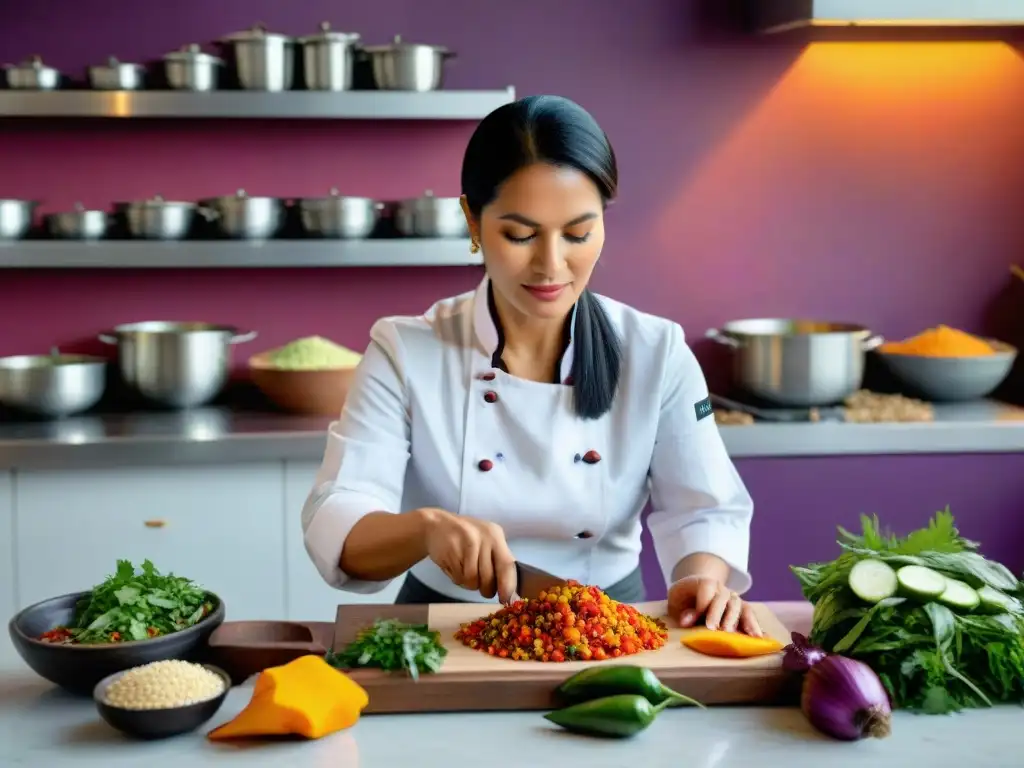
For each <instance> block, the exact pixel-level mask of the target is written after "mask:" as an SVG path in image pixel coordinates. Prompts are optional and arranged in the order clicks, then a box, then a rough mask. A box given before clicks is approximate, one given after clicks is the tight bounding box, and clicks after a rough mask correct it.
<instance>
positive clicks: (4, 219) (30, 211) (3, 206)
mask: <svg viewBox="0 0 1024 768" xmlns="http://www.w3.org/2000/svg"><path fill="white" fill-rule="evenodd" d="M38 205H39V203H37V202H35V201H33V200H0V240H20V239H21V238H23V237H24V236H25V235H27V234H28V231H29V229H31V228H32V217H33V215H34V214H35V211H36V208H37V207H38Z"/></svg>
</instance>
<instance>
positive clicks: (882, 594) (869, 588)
mask: <svg viewBox="0 0 1024 768" xmlns="http://www.w3.org/2000/svg"><path fill="white" fill-rule="evenodd" d="M848 581H849V584H850V591H851V592H853V594H855V595H856V596H857V597H859V598H860V599H861V600H863V601H864V602H865V603H880V602H881V601H882V600H885V599H886V598H887V597H892V596H893V595H895V594H896V590H897V589H898V588H899V582H898V581H897V580H896V571H894V570H893V569H892V567H891V566H889V565H888V564H887V563H883V562H882V561H881V560H861V561H859V562H857V563H856V564H855V565H854V566H853V568H851V569H850V576H849V579H848Z"/></svg>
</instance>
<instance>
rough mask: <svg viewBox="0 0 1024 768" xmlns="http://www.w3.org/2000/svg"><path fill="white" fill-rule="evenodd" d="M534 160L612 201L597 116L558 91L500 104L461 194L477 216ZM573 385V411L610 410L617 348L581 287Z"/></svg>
mask: <svg viewBox="0 0 1024 768" xmlns="http://www.w3.org/2000/svg"><path fill="white" fill-rule="evenodd" d="M535 163H548V164H551V165H556V166H561V167H566V168H573V169H575V170H577V171H579V172H581V173H583V174H585V175H586V176H588V177H589V178H590V180H591V181H593V182H594V184H595V185H596V186H597V189H598V191H599V192H600V194H601V199H602V201H603V203H604V204H605V205H607V204H608V203H609V202H611V201H612V200H613V199H614V198H615V193H616V192H617V190H618V184H619V171H618V167H617V165H616V162H615V151H614V150H613V149H612V145H611V143H610V142H609V141H608V136H607V135H605V132H604V131H603V130H601V126H599V125H598V124H597V121H596V120H595V119H594V118H593V117H592V116H591V115H590V113H589V112H587V111H586V110H585V109H583V107H581V106H580V105H579V104H576V103H575V102H573V101H570V100H569V99H566V98H562V97H561V96H527V97H526V98H523V99H519V100H518V101H515V102H512V103H511V104H505V105H503V106H501V107H498V108H497V109H496V110H494V111H493V112H491V113H490V114H489V115H488V116H487V117H485V118H484V119H483V120H482V121H481V122H480V124H479V125H478V126H477V127H476V130H475V131H474V132H473V136H472V137H471V138H470V140H469V145H468V146H467V147H466V154H465V156H464V157H463V160H462V194H464V195H465V196H466V203H467V205H468V207H469V210H470V213H472V214H473V216H475V217H476V218H479V217H480V214H481V212H482V211H483V209H484V208H485V207H486V206H487V205H488V204H489V203H491V202H492V201H493V200H494V198H495V197H497V195H498V190H499V188H500V187H501V185H502V184H503V183H504V182H505V181H506V180H507V179H508V178H509V177H510V176H512V175H513V174H514V173H515V172H516V171H518V170H520V169H521V168H525V167H526V166H528V165H533V164H535ZM573 338H574V342H573V343H574V356H573V364H572V387H573V399H574V405H575V409H576V414H577V415H578V416H579V417H580V418H583V419H597V418H600V417H601V416H603V415H604V414H606V413H607V412H608V411H609V410H610V409H611V407H612V401H613V400H614V398H615V392H616V390H617V389H618V385H619V375H620V370H621V367H622V346H621V342H620V340H619V337H618V334H617V333H616V332H615V328H613V327H612V322H611V319H610V318H609V317H608V313H607V312H606V311H605V309H604V307H602V306H601V302H600V301H599V300H598V298H597V297H596V296H594V294H592V293H591V292H590V291H589V290H584V291H583V292H582V293H581V294H580V297H579V299H578V300H577V303H576V326H575V328H574V329H573Z"/></svg>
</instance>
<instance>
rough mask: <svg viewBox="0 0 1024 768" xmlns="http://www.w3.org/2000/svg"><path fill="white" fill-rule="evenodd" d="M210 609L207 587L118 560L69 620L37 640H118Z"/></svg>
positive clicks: (173, 628)
mask: <svg viewBox="0 0 1024 768" xmlns="http://www.w3.org/2000/svg"><path fill="white" fill-rule="evenodd" d="M212 610H213V604H212V600H211V597H210V595H209V593H208V592H206V590H204V589H202V588H201V587H199V586H198V585H196V584H195V583H193V582H192V581H190V580H189V579H186V578H182V577H181V576H175V575H174V574H171V573H168V574H162V573H160V572H159V571H158V570H157V569H156V568H155V567H154V566H153V563H151V562H150V561H149V560H146V561H144V562H143V563H142V567H141V569H139V570H138V571H136V569H135V566H134V565H132V564H131V562H129V561H128V560H118V562H117V571H116V572H115V573H114V574H113V575H112V576H108V577H107V579H106V580H105V581H104V582H103V583H102V584H100V585H99V586H97V587H94V588H93V589H92V590H91V591H90V592H89V593H88V594H86V595H85V596H83V597H82V598H81V599H80V600H79V601H78V604H77V605H76V606H75V614H74V618H73V619H72V621H71V623H70V624H69V625H67V626H65V627H57V628H56V629H52V630H50V631H49V632H45V633H44V634H43V635H42V636H41V638H40V639H42V640H44V641H46V642H53V643H62V644H81V645H85V644H98V643H119V642H128V641H132V640H146V639H148V638H151V637H159V636H160V635H168V634H171V633H173V632H177V631H179V630H182V629H186V628H188V627H191V626H192V625H193V624H196V623H197V622H199V621H200V620H201V619H203V618H204V617H205V616H207V615H208V614H209V613H210V612H211V611H212Z"/></svg>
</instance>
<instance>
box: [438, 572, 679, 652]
mask: <svg viewBox="0 0 1024 768" xmlns="http://www.w3.org/2000/svg"><path fill="white" fill-rule="evenodd" d="M455 639H456V640H459V641H460V642H462V643H463V644H464V645H468V646H469V647H470V648H473V649H476V650H479V651H486V652H487V653H489V654H491V655H492V656H498V657H500V658H503V659H513V660H516V661H527V660H533V661H555V662H559V661H591V660H593V661H602V660H604V659H609V658H615V657H618V656H629V655H631V654H634V653H640V652H641V651H651V650H655V649H657V648H661V647H662V646H663V645H665V643H666V641H667V640H668V630H667V629H666V628H665V625H664V624H663V623H662V622H661V621H659V620H657V619H654V618H652V617H650V616H646V615H644V614H642V613H640V612H639V611H638V610H637V609H636V608H634V607H633V606H631V605H626V604H625V603H619V602H617V601H615V600H612V599H611V598H610V597H608V595H606V594H605V593H604V592H602V591H601V590H600V589H598V588H597V587H587V586H583V585H581V584H579V583H578V582H575V581H570V582H568V583H567V584H566V586H564V587H559V588H556V589H552V590H549V591H548V592H542V593H541V594H540V596H539V597H538V598H537V599H534V600H517V601H516V602H514V603H512V604H511V605H509V606H506V607H504V608H502V609H501V610H499V611H496V612H495V613H492V614H490V615H488V616H485V617H483V618H482V619H477V620H476V621H473V622H470V623H468V624H463V625H462V627H461V628H460V629H459V631H458V632H456V633H455Z"/></svg>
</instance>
